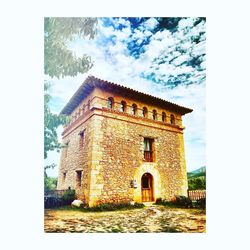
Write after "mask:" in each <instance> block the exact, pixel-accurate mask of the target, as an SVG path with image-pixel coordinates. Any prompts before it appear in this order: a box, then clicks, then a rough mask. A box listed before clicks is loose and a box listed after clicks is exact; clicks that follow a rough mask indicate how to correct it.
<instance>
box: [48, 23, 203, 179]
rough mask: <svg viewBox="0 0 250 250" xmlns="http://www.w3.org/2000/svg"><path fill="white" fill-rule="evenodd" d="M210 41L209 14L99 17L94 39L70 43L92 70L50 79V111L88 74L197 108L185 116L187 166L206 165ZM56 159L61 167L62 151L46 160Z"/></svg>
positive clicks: (69, 94) (56, 169)
mask: <svg viewBox="0 0 250 250" xmlns="http://www.w3.org/2000/svg"><path fill="white" fill-rule="evenodd" d="M205 39H206V23H205V19H204V18H99V19H98V28H97V35H96V37H95V39H94V40H88V39H76V40H75V41H74V42H71V43H70V44H69V48H70V49H71V50H73V51H74V52H75V54H76V55H77V56H81V55H82V54H87V55H90V56H91V57H92V60H93V63H94V66H93V68H92V69H91V70H90V71H89V72H87V74H81V75H78V76H77V77H74V78H72V77H66V78H63V79H60V80H58V79H55V78H53V79H51V78H49V79H48V80H50V82H51V84H52V88H51V95H52V96H53V99H52V101H51V103H50V107H51V110H52V111H53V112H55V113H59V112H60V111H61V109H62V108H63V107H64V105H65V104H66V103H67V102H68V100H69V99H70V97H71V96H72V95H73V94H74V92H75V91H76V90H77V89H78V87H79V86H80V85H81V83H82V82H83V81H84V79H85V78H86V77H87V76H88V75H89V74H91V75H94V76H96V77H99V78H101V79H104V80H108V81H112V82H116V83H119V84H122V85H125V86H128V87H131V88H134V89H136V90H139V91H142V92H144V93H148V94H151V95H154V96H157V97H161V98H163V99H166V100H169V101H172V102H175V103H177V104H180V105H183V106H186V107H189V108H192V109H193V110H194V111H193V112H192V113H191V114H188V115H185V116H184V117H183V124H184V126H185V127H186V129H185V130H184V138H185V153H186V162H187V169H188V171H191V170H194V169H197V168H199V167H201V166H203V165H206V159H205V146H206V142H205V112H206V86H205V80H206V79H205V78H206V73H205V72H206V71H205V70H206V57H205V53H206V48H205ZM58 132H59V135H60V134H61V132H62V128H60V129H59V130H58ZM52 162H55V163H56V164H57V165H59V154H58V153H55V152H52V153H50V154H49V157H48V159H47V160H46V163H52ZM57 173H58V168H55V169H54V170H50V171H48V174H49V175H51V176H57Z"/></svg>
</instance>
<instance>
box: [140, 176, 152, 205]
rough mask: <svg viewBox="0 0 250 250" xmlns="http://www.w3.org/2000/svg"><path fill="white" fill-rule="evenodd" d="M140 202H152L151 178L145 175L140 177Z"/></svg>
mask: <svg viewBox="0 0 250 250" xmlns="http://www.w3.org/2000/svg"><path fill="white" fill-rule="evenodd" d="M141 195H142V202H147V201H154V190H153V176H152V175H151V174H150V173H145V174H143V175H142V177H141Z"/></svg>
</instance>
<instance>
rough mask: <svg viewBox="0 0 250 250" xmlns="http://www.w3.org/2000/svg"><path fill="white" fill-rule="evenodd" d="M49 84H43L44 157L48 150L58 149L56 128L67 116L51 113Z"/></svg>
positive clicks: (65, 120)
mask: <svg viewBox="0 0 250 250" xmlns="http://www.w3.org/2000/svg"><path fill="white" fill-rule="evenodd" d="M48 90H49V84H48V83H47V82H45V84H44V159H46V158H47V156H48V151H53V150H55V149H57V150H59V149H60V148H61V144H60V143H59V142H58V139H57V132H56V130H57V128H58V127H59V126H60V125H62V124H65V123H66V122H67V119H68V118H67V117H66V116H63V115H56V114H53V113H51V111H50V108H49V101H50V99H51V96H50V95H49V93H48Z"/></svg>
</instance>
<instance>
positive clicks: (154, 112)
mask: <svg viewBox="0 0 250 250" xmlns="http://www.w3.org/2000/svg"><path fill="white" fill-rule="evenodd" d="M153 120H157V112H156V110H155V109H154V110H153Z"/></svg>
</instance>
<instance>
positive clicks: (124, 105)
mask: <svg viewBox="0 0 250 250" xmlns="http://www.w3.org/2000/svg"><path fill="white" fill-rule="evenodd" d="M126 109H127V103H126V102H125V101H122V102H121V106H120V111H121V112H126Z"/></svg>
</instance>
